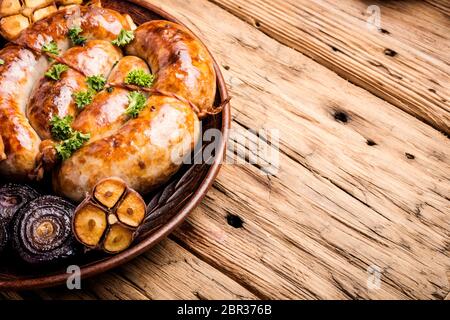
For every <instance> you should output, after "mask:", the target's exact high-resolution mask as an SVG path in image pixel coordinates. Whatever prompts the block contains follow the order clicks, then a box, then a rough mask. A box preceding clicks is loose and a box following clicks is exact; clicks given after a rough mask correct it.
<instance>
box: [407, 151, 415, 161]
mask: <svg viewBox="0 0 450 320" xmlns="http://www.w3.org/2000/svg"><path fill="white" fill-rule="evenodd" d="M405 156H406V157H407V158H408V159H410V160H413V159H415V158H416V157H415V156H414V155H413V154H411V153H408V152H405Z"/></svg>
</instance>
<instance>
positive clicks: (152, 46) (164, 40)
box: [126, 20, 216, 117]
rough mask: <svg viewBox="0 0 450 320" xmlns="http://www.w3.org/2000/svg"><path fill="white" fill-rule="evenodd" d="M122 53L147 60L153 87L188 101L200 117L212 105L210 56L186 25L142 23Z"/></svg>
mask: <svg viewBox="0 0 450 320" xmlns="http://www.w3.org/2000/svg"><path fill="white" fill-rule="evenodd" d="M126 52H127V54H129V55H134V56H138V57H140V58H142V59H144V60H145V61H147V63H148V64H149V65H150V68H151V70H152V72H153V73H154V74H156V75H157V81H156V83H155V85H154V86H153V88H154V89H156V90H160V91H163V92H170V93H173V94H176V95H178V96H180V97H183V98H185V99H187V100H189V101H190V102H192V103H193V104H194V105H196V106H197V107H198V108H199V111H200V112H199V114H200V116H201V117H203V115H204V114H205V111H207V110H208V109H210V108H211V107H212V105H213V103H214V98H215V94H216V73H215V70H214V66H213V63H212V58H211V55H210V54H209V52H208V50H207V49H206V47H205V46H204V45H203V44H202V43H201V42H200V41H199V40H198V39H197V38H196V37H195V36H194V35H193V34H192V33H191V32H190V31H189V30H187V29H186V28H184V27H182V26H180V25H178V24H175V23H173V22H169V21H162V20H154V21H150V22H147V23H144V24H143V25H141V26H140V27H139V28H137V29H136V31H135V39H134V41H133V42H132V43H131V44H130V45H128V46H127V47H126Z"/></svg>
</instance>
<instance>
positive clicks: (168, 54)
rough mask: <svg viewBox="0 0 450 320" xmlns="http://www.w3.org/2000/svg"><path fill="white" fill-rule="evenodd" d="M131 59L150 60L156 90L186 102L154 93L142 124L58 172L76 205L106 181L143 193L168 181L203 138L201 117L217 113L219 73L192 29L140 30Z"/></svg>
mask: <svg viewBox="0 0 450 320" xmlns="http://www.w3.org/2000/svg"><path fill="white" fill-rule="evenodd" d="M126 51H127V52H128V54H130V55H136V56H138V57H141V58H142V59H144V60H146V61H147V63H148V64H149V65H150V67H151V70H152V71H153V73H154V74H155V76H156V82H155V84H154V88H155V89H156V90H158V91H161V92H163V91H166V92H170V93H173V94H174V95H177V96H179V97H182V99H178V98H176V97H172V96H165V95H164V94H163V93H160V94H153V95H151V96H150V98H149V99H148V101H147V104H146V108H145V109H144V110H143V111H142V112H141V113H140V114H139V116H138V117H137V118H136V119H130V120H129V121H127V122H126V123H125V124H124V125H123V126H121V127H119V128H114V129H112V130H110V131H108V132H107V133H106V134H105V133H104V136H103V137H102V138H100V139H97V140H94V141H90V142H89V143H88V144H87V145H85V146H84V147H82V148H81V149H79V150H78V151H77V152H75V153H74V154H73V155H72V157H71V158H69V159H68V160H66V161H64V162H63V163H62V164H61V167H60V169H59V170H56V171H55V172H54V176H53V187H54V190H55V191H56V192H59V193H61V194H62V195H64V196H66V197H69V198H71V199H73V200H75V201H80V200H82V199H83V197H84V195H85V194H86V192H88V191H89V190H91V189H92V187H93V186H94V185H95V184H96V183H97V182H98V181H99V180H101V179H103V178H106V177H110V176H118V177H120V178H122V179H123V180H125V181H126V182H127V183H128V185H129V186H130V187H131V188H133V189H135V190H137V191H138V192H140V193H143V194H145V193H147V192H149V191H151V190H152V189H153V188H154V187H156V186H158V185H159V184H161V183H163V182H165V181H167V180H168V179H169V178H170V176H172V175H173V174H174V173H175V172H176V171H177V170H178V168H179V166H180V164H181V161H180V160H181V159H183V158H184V157H185V156H186V155H187V154H189V153H190V152H191V150H192V149H193V148H194V146H195V144H196V143H197V142H198V139H199V133H200V132H199V131H200V130H199V119H198V116H197V114H196V113H195V112H194V110H193V109H192V107H191V105H190V104H188V103H186V102H185V101H183V99H184V100H189V101H190V102H192V103H193V104H195V105H196V106H198V108H199V109H200V112H202V111H206V110H208V109H210V108H211V106H212V104H213V101H214V96H215V90H216V84H215V83H216V82H215V79H216V78H215V72H214V68H213V62H212V58H211V56H210V55H209V53H208V51H207V49H206V48H205V47H204V46H203V45H202V44H201V42H200V41H199V40H198V39H196V38H195V37H194V36H193V35H192V34H191V33H190V32H189V31H188V30H186V29H185V28H183V27H181V26H178V25H177V24H174V23H171V22H167V21H151V22H148V23H145V24H143V25H142V26H140V27H139V28H138V29H137V30H136V32H135V40H134V41H133V42H132V43H131V45H129V46H128V47H127V49H126Z"/></svg>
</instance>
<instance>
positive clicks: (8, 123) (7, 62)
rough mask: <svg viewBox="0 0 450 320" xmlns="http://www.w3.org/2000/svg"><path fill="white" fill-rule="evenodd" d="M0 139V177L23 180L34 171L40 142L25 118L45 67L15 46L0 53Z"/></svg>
mask: <svg viewBox="0 0 450 320" xmlns="http://www.w3.org/2000/svg"><path fill="white" fill-rule="evenodd" d="M0 59H2V60H3V61H4V64H3V65H0V136H1V137H2V140H3V144H4V148H5V150H4V151H5V154H6V157H7V158H6V159H5V160H3V161H0V175H2V176H7V177H9V178H10V179H12V180H25V179H27V175H28V173H30V172H31V171H32V170H33V168H34V159H35V156H36V154H37V153H38V151H39V144H40V139H39V137H38V136H37V134H36V132H35V131H34V130H33V129H32V128H31V126H30V124H29V122H28V119H27V118H26V117H25V108H26V105H27V103H28V98H29V96H30V94H31V91H32V87H33V85H34V84H35V83H36V82H37V81H38V80H39V77H40V76H41V74H42V73H43V72H44V71H45V69H46V68H47V66H48V62H47V59H46V58H45V57H42V56H41V57H39V56H38V55H36V54H35V53H34V52H32V51H30V50H28V49H24V48H21V47H18V46H15V45H11V46H7V47H5V48H4V49H3V50H1V51H0Z"/></svg>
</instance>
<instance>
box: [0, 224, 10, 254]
mask: <svg viewBox="0 0 450 320" xmlns="http://www.w3.org/2000/svg"><path fill="white" fill-rule="evenodd" d="M8 239H9V235H8V228H7V225H6V222H4V221H1V220H0V255H1V254H2V253H3V252H4V251H5V249H6V247H7V245H8Z"/></svg>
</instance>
